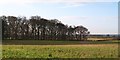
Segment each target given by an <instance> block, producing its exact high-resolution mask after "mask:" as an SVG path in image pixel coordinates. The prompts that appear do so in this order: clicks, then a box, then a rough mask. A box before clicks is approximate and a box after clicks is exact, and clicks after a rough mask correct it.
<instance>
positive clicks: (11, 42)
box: [2, 40, 120, 45]
mask: <svg viewBox="0 0 120 60" xmlns="http://www.w3.org/2000/svg"><path fill="white" fill-rule="evenodd" d="M119 43H120V41H118V40H110V41H62V40H59V41H55V40H3V41H2V45H82V44H119Z"/></svg>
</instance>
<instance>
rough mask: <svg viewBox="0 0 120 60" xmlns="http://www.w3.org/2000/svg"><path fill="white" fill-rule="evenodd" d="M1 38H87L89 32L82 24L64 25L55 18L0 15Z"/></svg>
mask: <svg viewBox="0 0 120 60" xmlns="http://www.w3.org/2000/svg"><path fill="white" fill-rule="evenodd" d="M0 20H2V35H3V36H2V37H3V40H6V39H9V40H13V39H15V40H18V39H21V40H87V36H88V34H89V33H90V32H89V31H88V29H87V28H85V27H84V26H74V27H73V26H68V25H64V24H63V23H61V22H60V21H59V20H57V19H50V20H48V19H45V18H41V17H40V16H31V17H30V18H29V19H26V17H15V16H0Z"/></svg>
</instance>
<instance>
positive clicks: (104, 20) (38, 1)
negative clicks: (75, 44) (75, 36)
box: [0, 0, 119, 34]
mask: <svg viewBox="0 0 120 60" xmlns="http://www.w3.org/2000/svg"><path fill="white" fill-rule="evenodd" d="M118 1H119V0H105V1H104V0H0V16H2V15H6V16H8V15H12V16H27V17H30V16H34V15H39V16H41V17H43V18H46V19H58V20H60V21H61V22H63V23H64V24H67V25H75V26H77V25H83V26H85V27H86V28H88V29H89V31H90V32H91V33H99V34H114V33H117V32H118Z"/></svg>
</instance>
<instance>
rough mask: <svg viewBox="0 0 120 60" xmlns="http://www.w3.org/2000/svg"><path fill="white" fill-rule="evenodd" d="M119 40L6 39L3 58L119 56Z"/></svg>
mask: <svg viewBox="0 0 120 60" xmlns="http://www.w3.org/2000/svg"><path fill="white" fill-rule="evenodd" d="M117 42H118V41H39V40H35V41H33V40H30V41H28V40H24V41H21V40H12V41H8V40H6V41H3V46H2V51H3V52H2V54H3V56H2V58H118V43H117ZM15 44H16V45H15Z"/></svg>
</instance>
